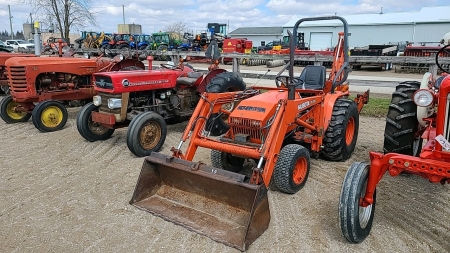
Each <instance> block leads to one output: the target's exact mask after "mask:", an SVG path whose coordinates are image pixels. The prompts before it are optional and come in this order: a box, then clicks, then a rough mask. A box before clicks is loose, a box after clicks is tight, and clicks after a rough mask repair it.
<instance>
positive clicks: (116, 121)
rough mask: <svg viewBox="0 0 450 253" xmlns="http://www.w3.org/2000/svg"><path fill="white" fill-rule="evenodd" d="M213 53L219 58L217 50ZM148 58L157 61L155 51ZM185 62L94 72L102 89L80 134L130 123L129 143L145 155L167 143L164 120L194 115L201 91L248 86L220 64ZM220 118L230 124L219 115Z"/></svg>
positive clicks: (104, 135) (83, 117)
mask: <svg viewBox="0 0 450 253" xmlns="http://www.w3.org/2000/svg"><path fill="white" fill-rule="evenodd" d="M216 50H217V47H216ZM213 55H215V56H213V59H212V61H213V62H215V61H217V59H218V56H219V55H218V51H217V52H215V53H214V54H213ZM147 59H148V62H149V66H152V60H153V57H152V56H149V57H148V58H147ZM181 62H182V61H181ZM181 62H180V65H171V64H161V68H160V69H155V70H152V68H149V70H142V71H128V72H104V73H97V74H94V82H95V90H96V91H97V95H96V96H95V97H94V98H93V102H92V103H89V104H87V105H86V106H84V107H83V108H82V109H81V111H80V112H79V114H78V116H77V128H78V132H79V133H80V135H81V136H82V137H83V138H85V139H86V140H88V141H91V142H93V141H99V140H105V139H108V138H109V137H110V136H111V135H112V134H113V132H114V130H115V129H117V128H122V127H128V131H127V145H128V148H129V149H130V151H131V152H132V153H133V154H135V155H136V156H140V157H142V156H146V155H149V154H150V153H151V152H152V151H159V150H160V149H161V148H162V146H163V144H164V141H165V139H166V134H167V128H166V122H165V121H166V120H171V121H175V122H179V121H181V120H184V119H185V118H186V117H188V116H190V115H191V114H192V113H193V111H194V109H195V106H196V105H197V103H198V102H199V101H200V100H201V99H200V97H201V93H202V92H204V91H207V92H230V91H242V90H244V89H245V83H244V81H243V80H242V78H241V77H240V76H239V75H238V74H236V73H233V72H227V71H226V70H224V69H219V68H217V65H214V66H213V67H212V68H210V69H211V71H209V72H195V71H194V70H193V69H192V68H191V67H190V66H189V65H184V64H183V63H181ZM217 124H219V125H218V127H223V126H224V125H225V123H224V122H222V121H221V120H220V119H219V120H218V121H217Z"/></svg>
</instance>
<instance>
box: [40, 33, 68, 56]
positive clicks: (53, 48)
mask: <svg viewBox="0 0 450 253" xmlns="http://www.w3.org/2000/svg"><path fill="white" fill-rule="evenodd" d="M61 41H62V42H61ZM59 47H62V48H66V49H68V48H69V44H68V43H67V42H66V40H64V39H62V38H55V37H50V38H48V40H47V41H46V42H44V45H43V48H42V53H50V54H56V53H58V52H59Z"/></svg>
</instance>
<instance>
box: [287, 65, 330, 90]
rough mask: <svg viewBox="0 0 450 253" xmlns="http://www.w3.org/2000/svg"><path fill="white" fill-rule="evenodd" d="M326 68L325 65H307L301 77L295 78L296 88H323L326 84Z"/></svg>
mask: <svg viewBox="0 0 450 253" xmlns="http://www.w3.org/2000/svg"><path fill="white" fill-rule="evenodd" d="M325 78H326V69H325V67H324V66H314V65H309V66H306V67H305V68H304V69H303V71H302V73H301V74H300V77H298V78H295V79H297V80H295V79H294V83H296V85H295V88H301V89H307V90H322V89H323V87H324V86H325Z"/></svg>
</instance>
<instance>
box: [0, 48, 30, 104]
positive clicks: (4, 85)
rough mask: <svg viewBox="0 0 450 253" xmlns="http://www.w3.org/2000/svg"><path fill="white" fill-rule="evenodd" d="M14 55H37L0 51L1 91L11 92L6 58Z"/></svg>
mask: <svg viewBox="0 0 450 253" xmlns="http://www.w3.org/2000/svg"><path fill="white" fill-rule="evenodd" d="M12 57H36V55H34V54H15V53H6V52H0V92H3V93H5V94H6V95H8V94H9V87H8V75H7V72H6V63H5V62H6V60H8V59H9V58H12Z"/></svg>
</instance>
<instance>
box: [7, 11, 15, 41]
mask: <svg viewBox="0 0 450 253" xmlns="http://www.w3.org/2000/svg"><path fill="white" fill-rule="evenodd" d="M8 11H9V26H11V39H12V40H13V39H14V32H13V29H12V16H11V7H10V6H9V4H8Z"/></svg>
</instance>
